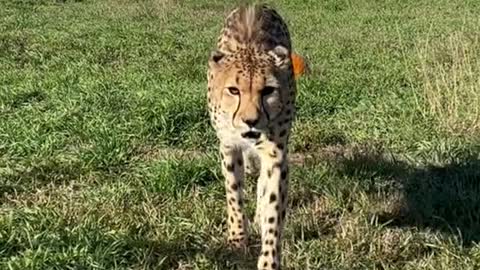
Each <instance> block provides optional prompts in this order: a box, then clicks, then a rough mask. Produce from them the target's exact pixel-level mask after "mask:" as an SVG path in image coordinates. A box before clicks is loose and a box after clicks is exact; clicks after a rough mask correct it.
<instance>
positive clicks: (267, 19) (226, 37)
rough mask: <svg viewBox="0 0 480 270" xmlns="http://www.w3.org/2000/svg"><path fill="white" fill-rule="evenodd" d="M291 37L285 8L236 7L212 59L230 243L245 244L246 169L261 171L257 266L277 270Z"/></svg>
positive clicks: (213, 113)
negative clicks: (260, 239) (259, 233)
mask: <svg viewBox="0 0 480 270" xmlns="http://www.w3.org/2000/svg"><path fill="white" fill-rule="evenodd" d="M291 52H292V44H291V40H290V34H289V31H288V28H287V26H286V24H285V22H284V21H283V19H282V18H281V17H280V15H279V14H278V13H277V12H276V11H275V10H274V9H272V8H270V7H267V6H265V5H256V6H249V7H240V8H236V9H234V10H233V11H232V12H231V13H230V14H229V15H228V16H227V18H226V20H225V24H224V28H223V30H222V32H221V34H220V36H219V38H218V42H217V46H216V48H215V50H214V51H213V52H212V54H211V56H210V59H209V61H208V107H209V112H210V118H211V122H212V125H213V127H214V129H215V131H216V134H217V137H218V139H219V141H220V154H221V157H222V172H223V175H224V177H225V189H226V200H227V213H228V217H227V224H228V242H229V243H230V244H231V245H232V246H233V247H235V248H245V247H246V245H247V239H248V235H247V233H248V228H247V226H248V223H249V222H248V220H247V217H246V216H245V213H244V210H243V202H244V198H243V192H242V188H243V185H244V174H245V169H246V170H247V171H251V170H256V171H258V174H259V176H258V181H257V209H256V215H255V221H256V223H257V224H258V225H259V226H260V230H261V237H262V247H261V254H260V257H259V258H258V269H268V270H272V269H280V262H281V239H282V233H283V226H284V223H285V217H286V210H287V194H288V175H289V170H288V164H287V153H288V139H289V134H290V129H291V126H292V122H293V119H294V115H295V91H296V85H295V79H294V73H293V66H292V62H291V60H290V59H291V57H290V56H291Z"/></svg>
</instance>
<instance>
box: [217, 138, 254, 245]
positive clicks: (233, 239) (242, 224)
mask: <svg viewBox="0 0 480 270" xmlns="http://www.w3.org/2000/svg"><path fill="white" fill-rule="evenodd" d="M220 151H221V155H222V161H223V162H222V173H223V175H224V177H225V191H226V199H227V213H228V216H227V224H228V243H229V244H230V245H231V246H232V247H233V248H236V249H244V248H246V246H247V240H248V236H247V218H246V216H245V214H244V210H243V202H244V200H243V190H242V189H243V181H244V160H243V156H242V153H241V150H239V149H236V148H233V147H228V146H224V145H222V146H221V147H220Z"/></svg>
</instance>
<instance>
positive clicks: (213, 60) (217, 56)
mask: <svg viewBox="0 0 480 270" xmlns="http://www.w3.org/2000/svg"><path fill="white" fill-rule="evenodd" d="M224 57H225V54H224V53H223V52H221V51H219V50H214V51H212V53H211V54H210V58H209V59H208V65H209V66H210V68H216V67H218V66H219V65H220V62H221V61H222V59H223V58H224Z"/></svg>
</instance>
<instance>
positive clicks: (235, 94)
mask: <svg viewBox="0 0 480 270" xmlns="http://www.w3.org/2000/svg"><path fill="white" fill-rule="evenodd" d="M228 92H230V94H232V95H234V96H238V95H239V94H240V90H238V88H236V87H228Z"/></svg>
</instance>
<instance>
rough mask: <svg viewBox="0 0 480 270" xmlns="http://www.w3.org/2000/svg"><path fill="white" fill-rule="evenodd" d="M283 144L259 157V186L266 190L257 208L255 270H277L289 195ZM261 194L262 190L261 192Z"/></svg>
mask: <svg viewBox="0 0 480 270" xmlns="http://www.w3.org/2000/svg"><path fill="white" fill-rule="evenodd" d="M284 147H285V144H284V143H278V144H274V143H271V145H270V147H266V148H265V149H264V150H263V151H262V154H261V159H262V167H261V172H260V179H259V182H260V183H263V188H264V190H265V192H264V194H262V195H263V196H261V198H260V200H261V201H260V202H259V203H257V205H258V206H257V207H260V211H258V212H257V213H258V214H259V218H260V227H261V237H262V244H261V245H262V248H261V254H260V257H259V259H258V269H260V270H273V269H275V270H276V269H280V261H281V239H282V232H283V224H284V221H285V214H286V206H287V191H288V164H287V158H286V151H285V150H284ZM262 193H263V190H262Z"/></svg>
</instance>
